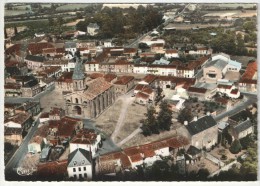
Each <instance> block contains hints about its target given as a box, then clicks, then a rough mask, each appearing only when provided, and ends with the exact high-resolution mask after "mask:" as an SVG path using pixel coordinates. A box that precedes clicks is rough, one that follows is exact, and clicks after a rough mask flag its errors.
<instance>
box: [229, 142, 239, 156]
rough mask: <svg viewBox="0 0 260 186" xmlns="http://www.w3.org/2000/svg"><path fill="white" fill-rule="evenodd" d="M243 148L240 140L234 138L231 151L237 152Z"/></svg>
mask: <svg viewBox="0 0 260 186" xmlns="http://www.w3.org/2000/svg"><path fill="white" fill-rule="evenodd" d="M241 149H242V146H241V144H240V142H239V140H237V139H236V140H234V141H233V142H232V144H231V146H230V148H229V151H230V152H231V153H232V154H237V153H239V152H240V151H241Z"/></svg>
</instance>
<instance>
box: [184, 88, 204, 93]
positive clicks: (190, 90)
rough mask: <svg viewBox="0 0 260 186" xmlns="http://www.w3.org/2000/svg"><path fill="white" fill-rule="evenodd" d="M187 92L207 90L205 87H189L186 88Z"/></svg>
mask: <svg viewBox="0 0 260 186" xmlns="http://www.w3.org/2000/svg"><path fill="white" fill-rule="evenodd" d="M188 92H197V93H202V94H204V93H206V92H207V89H205V88H197V87H189V88H188Z"/></svg>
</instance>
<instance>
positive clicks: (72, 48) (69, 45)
mask: <svg viewBox="0 0 260 186" xmlns="http://www.w3.org/2000/svg"><path fill="white" fill-rule="evenodd" d="M65 51H66V52H67V54H68V53H71V54H72V56H74V55H75V52H76V51H77V45H76V43H75V42H73V41H69V42H65Z"/></svg>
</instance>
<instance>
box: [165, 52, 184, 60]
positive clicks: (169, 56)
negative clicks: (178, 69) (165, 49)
mask: <svg viewBox="0 0 260 186" xmlns="http://www.w3.org/2000/svg"><path fill="white" fill-rule="evenodd" d="M164 56H165V57H166V58H167V59H170V58H179V57H180V56H179V54H178V52H176V53H165V54H164Z"/></svg>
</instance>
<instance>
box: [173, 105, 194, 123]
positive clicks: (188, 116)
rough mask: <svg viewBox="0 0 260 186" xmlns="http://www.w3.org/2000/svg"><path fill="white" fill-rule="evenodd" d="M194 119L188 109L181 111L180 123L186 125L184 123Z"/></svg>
mask: <svg viewBox="0 0 260 186" xmlns="http://www.w3.org/2000/svg"><path fill="white" fill-rule="evenodd" d="M192 118H193V115H192V113H191V110H190V109H188V108H184V109H182V110H181V111H180V113H179V115H178V118H177V119H178V121H179V122H181V123H184V121H188V122H190V121H191V120H192Z"/></svg>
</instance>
